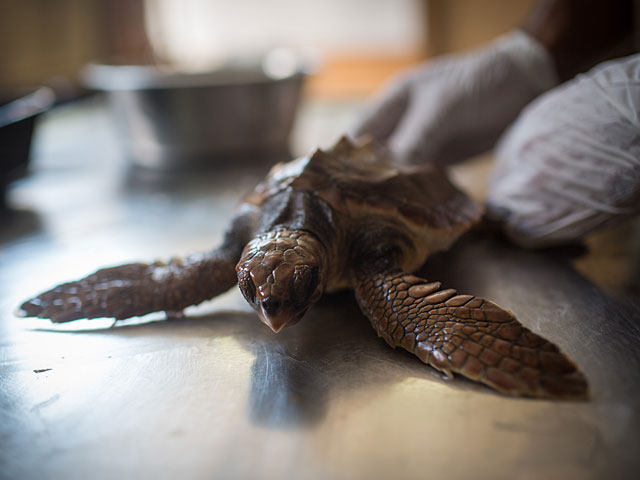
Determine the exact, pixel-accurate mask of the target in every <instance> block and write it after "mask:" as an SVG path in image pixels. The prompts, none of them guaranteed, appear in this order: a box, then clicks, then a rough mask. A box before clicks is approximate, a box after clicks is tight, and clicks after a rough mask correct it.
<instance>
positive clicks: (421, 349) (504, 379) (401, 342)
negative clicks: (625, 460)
mask: <svg viewBox="0 0 640 480" xmlns="http://www.w3.org/2000/svg"><path fill="white" fill-rule="evenodd" d="M356 297H357V300H358V303H359V305H360V309H361V310H362V311H363V313H364V314H365V315H366V316H367V317H368V318H369V320H371V323H372V324H373V326H374V328H375V329H376V330H377V332H378V335H379V336H381V337H383V338H384V339H385V340H386V342H387V343H388V344H389V345H391V346H392V347H396V346H401V347H403V348H405V349H406V350H408V351H409V352H411V353H413V354H415V355H416V356H417V357H418V358H420V360H422V361H423V362H424V363H428V364H429V365H431V366H433V367H435V368H436V369H438V370H441V371H443V372H445V373H446V374H447V375H448V376H450V377H452V376H453V373H459V374H462V375H464V376H465V377H468V378H470V379H472V380H476V381H479V382H482V383H485V384H487V385H489V386H491V387H492V388H495V389H496V390H499V391H501V392H503V393H506V394H510V395H524V396H530V397H551V398H572V399H580V398H586V396H587V390H588V387H587V382H586V380H585V378H584V376H583V375H582V374H581V373H580V372H579V371H578V369H577V368H576V366H575V365H574V364H573V363H572V362H571V360H569V359H568V358H567V357H566V356H565V355H564V354H562V353H561V352H560V351H559V349H558V347H556V346H555V345H554V344H552V343H551V342H549V341H547V340H545V339H544V338H542V337H540V336H539V335H536V334H535V333H533V332H531V331H530V330H528V329H527V328H525V327H524V326H522V325H521V324H520V322H518V320H517V319H516V318H515V317H514V315H513V314H512V313H511V312H509V311H507V310H504V309H502V308H500V307H499V306H498V305H496V304H495V303H492V302H489V301H487V300H484V299H482V298H478V297H474V296H472V295H458V294H457V292H456V291H455V290H443V289H441V288H440V283H439V282H434V283H428V282H427V281H426V280H424V279H421V278H418V277H416V276H413V275H409V274H407V273H398V272H396V273H382V274H377V275H371V274H369V275H364V274H363V275H361V277H360V281H359V282H358V285H357V287H356Z"/></svg>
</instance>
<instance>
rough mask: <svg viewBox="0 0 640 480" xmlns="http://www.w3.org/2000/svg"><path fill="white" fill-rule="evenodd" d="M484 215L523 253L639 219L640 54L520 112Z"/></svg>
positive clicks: (507, 137)
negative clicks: (501, 223)
mask: <svg viewBox="0 0 640 480" xmlns="http://www.w3.org/2000/svg"><path fill="white" fill-rule="evenodd" d="M488 207H489V213H490V214H491V215H492V216H494V217H496V218H498V219H501V220H503V221H505V223H506V230H507V233H508V234H509V235H510V237H511V238H512V239H513V240H515V241H516V242H517V243H520V244H522V245H525V246H546V245H552V244H559V243H566V242H571V241H574V240H576V239H579V238H581V237H584V236H585V235H587V234H588V233H589V232H591V231H593V230H595V229H597V228H599V227H601V226H604V225H606V224H609V223H612V222H615V221H617V220H621V219H624V218H627V217H629V216H631V215H636V214H638V213H640V54H638V55H633V56H631V57H626V58H623V59H618V60H614V61H611V62H606V63H604V64H601V65H599V66H597V67H595V68H594V69H593V70H591V71H590V72H588V73H587V74H585V75H579V76H578V77H576V78H575V79H574V80H571V81H570V82H567V83H565V84H563V85H561V86H559V87H557V88H555V89H554V90H552V91H550V92H548V93H547V94H545V95H543V96H542V97H540V98H539V99H538V100H536V101H535V102H533V103H532V104H531V105H530V106H529V107H527V109H526V110H525V111H523V113H522V115H521V116H520V117H519V118H518V120H517V122H516V123H515V124H514V125H513V126H512V127H511V129H510V130H509V131H508V132H507V133H506V134H505V137H504V138H503V139H502V140H501V142H500V145H499V147H498V150H497V165H496V168H495V170H494V174H493V180H492V182H491V185H490V188H489V197H488Z"/></svg>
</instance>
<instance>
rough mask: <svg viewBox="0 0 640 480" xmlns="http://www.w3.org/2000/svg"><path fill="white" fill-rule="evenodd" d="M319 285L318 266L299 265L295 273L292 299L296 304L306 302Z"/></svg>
mask: <svg viewBox="0 0 640 480" xmlns="http://www.w3.org/2000/svg"><path fill="white" fill-rule="evenodd" d="M317 286H318V267H309V266H306V265H303V266H297V267H296V269H295V271H294V273H293V285H292V288H291V300H293V302H294V303H295V304H298V305H304V304H306V303H307V302H308V301H309V299H310V298H311V296H312V295H313V293H314V292H315V291H316V287H317Z"/></svg>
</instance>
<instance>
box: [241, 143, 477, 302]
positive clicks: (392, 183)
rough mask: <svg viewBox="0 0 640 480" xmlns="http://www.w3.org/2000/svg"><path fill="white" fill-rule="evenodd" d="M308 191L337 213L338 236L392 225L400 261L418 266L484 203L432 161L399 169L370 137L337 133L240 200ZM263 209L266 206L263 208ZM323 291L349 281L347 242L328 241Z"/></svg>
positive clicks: (467, 223) (451, 238)
mask: <svg viewBox="0 0 640 480" xmlns="http://www.w3.org/2000/svg"><path fill="white" fill-rule="evenodd" d="M296 190H298V191H308V192H313V193H314V194H315V195H317V196H318V197H320V198H321V199H322V200H324V201H325V202H327V203H328V204H329V205H330V206H331V207H332V208H333V210H334V212H336V213H337V215H334V217H335V218H339V219H340V220H339V221H338V220H335V218H334V223H335V225H334V227H337V228H338V229H339V230H340V229H341V230H342V233H343V235H341V236H342V237H343V238H347V239H349V238H353V237H354V235H358V236H359V238H361V240H362V241H364V243H367V244H370V245H373V244H374V243H375V242H376V241H379V240H378V238H377V237H375V235H373V233H372V235H373V236H372V237H371V238H364V239H362V234H363V232H365V237H366V232H375V230H376V227H375V226H376V225H377V226H380V225H382V226H391V227H392V228H393V229H395V231H396V232H398V234H401V235H402V236H403V237H404V238H405V239H408V240H409V242H407V245H408V248H405V249H404V255H403V258H402V261H401V267H402V268H403V269H404V270H405V271H408V272H411V271H415V270H416V269H418V268H419V267H420V266H421V265H422V264H423V263H424V261H425V260H426V258H427V257H428V256H429V255H430V254H431V253H433V252H437V251H442V250H446V249H448V248H449V247H450V246H451V244H452V243H453V242H454V241H455V240H456V239H457V238H458V237H459V236H460V235H461V234H462V233H464V232H465V231H466V230H468V229H469V228H470V227H471V226H472V225H473V224H474V223H475V222H477V221H478V220H479V219H480V218H481V216H482V208H481V207H480V206H479V205H478V204H477V203H475V202H474V201H473V200H471V199H470V198H469V197H468V196H467V195H465V194H464V193H463V192H461V191H460V190H458V189H457V188H456V187H455V186H454V185H453V184H452V183H451V182H450V181H449V179H448V178H447V176H446V174H445V172H444V171H443V170H442V169H441V168H439V167H437V166H434V165H424V166H420V167H404V166H398V165H394V164H393V159H392V157H391V154H390V153H389V152H388V150H386V149H385V148H384V147H382V146H380V145H379V144H376V143H373V142H372V141H366V142H363V143H360V144H354V143H352V142H351V141H350V140H349V139H347V138H346V137H343V138H342V139H341V140H340V141H339V142H338V143H337V144H336V145H335V146H334V147H333V148H332V149H330V150H328V151H326V152H325V151H322V150H317V151H316V152H315V153H314V154H313V155H312V156H310V157H304V158H300V159H297V160H294V161H291V162H288V163H282V164H278V165H276V166H275V167H273V169H272V170H271V172H270V173H269V174H268V175H267V177H266V179H265V180H264V181H263V182H262V183H260V184H259V185H258V186H257V187H256V189H255V190H254V191H253V192H252V193H251V194H250V195H249V196H248V197H247V198H246V199H245V201H246V202H248V203H251V204H254V205H257V206H261V205H262V204H263V203H264V202H265V201H266V200H267V199H269V198H270V197H271V196H273V195H276V194H278V193H281V192H283V191H290V192H291V193H295V192H294V191H296ZM265 213H267V212H265ZM334 247H335V248H336V250H335V251H332V252H331V253H330V256H331V258H333V259H334V260H338V261H337V262H332V267H331V269H330V272H329V280H328V283H327V291H332V290H336V289H340V288H344V287H349V286H350V283H349V280H348V278H349V277H350V276H349V275H348V274H347V275H345V273H347V272H348V270H349V268H350V267H351V265H350V261H349V259H348V258H343V257H344V255H342V254H341V252H343V251H344V250H343V249H344V248H348V245H345V244H341V245H337V246H334Z"/></svg>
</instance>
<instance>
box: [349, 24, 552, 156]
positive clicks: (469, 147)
mask: <svg viewBox="0 0 640 480" xmlns="http://www.w3.org/2000/svg"><path fill="white" fill-rule="evenodd" d="M556 83H557V79H556V74H555V69H554V66H553V62H552V59H551V57H550V56H549V54H548V53H547V51H546V50H545V49H544V47H542V45H540V44H539V43H538V42H537V41H536V40H534V39H533V38H532V37H530V36H529V35H528V34H526V33H524V32H521V31H514V32H512V33H510V34H508V35H505V36H503V37H501V38H499V39H497V40H496V41H494V42H493V43H492V44H490V45H489V46H487V47H485V48H482V49H480V50H477V51H474V52H470V53H467V54H462V55H451V56H444V57H441V58H439V59H436V60H433V61H430V62H428V63H427V64H426V65H425V66H423V67H421V68H418V69H416V70H414V71H411V72H409V73H408V74H406V75H404V76H402V77H400V78H399V79H397V80H396V81H395V82H393V83H392V84H391V85H390V86H389V87H388V88H387V89H386V90H385V91H384V92H383V94H382V95H381V97H380V98H378V100H377V101H374V103H373V104H372V106H371V107H370V108H369V109H368V111H366V112H365V114H364V116H363V118H362V119H361V121H360V123H359V124H358V125H356V127H355V128H354V129H353V131H352V132H351V133H352V134H353V135H354V137H357V136H359V135H363V134H370V135H372V136H373V137H374V138H376V139H377V140H379V141H382V142H386V143H387V146H388V147H389V148H390V149H391V151H392V152H393V153H394V154H395V156H396V158H398V159H399V161H400V162H402V163H405V164H421V163H424V162H437V163H440V164H443V163H450V162H455V161H458V160H463V159H465V158H467V157H469V156H472V155H474V154H477V153H481V152H483V151H486V150H488V149H490V148H491V147H492V146H493V145H494V144H495V142H496V141H497V139H498V138H499V136H500V134H501V133H502V132H503V130H504V129H505V128H506V127H507V126H508V125H509V124H510V123H511V122H512V121H513V120H515V118H516V117H517V115H518V113H519V112H520V111H521V110H522V109H523V108H524V107H525V105H527V104H528V103H529V102H530V101H531V100H532V99H534V98H535V97H536V96H538V95H539V94H541V93H542V92H544V91H546V90H548V89H549V88H551V87H553V86H554V85H555V84H556Z"/></svg>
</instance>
